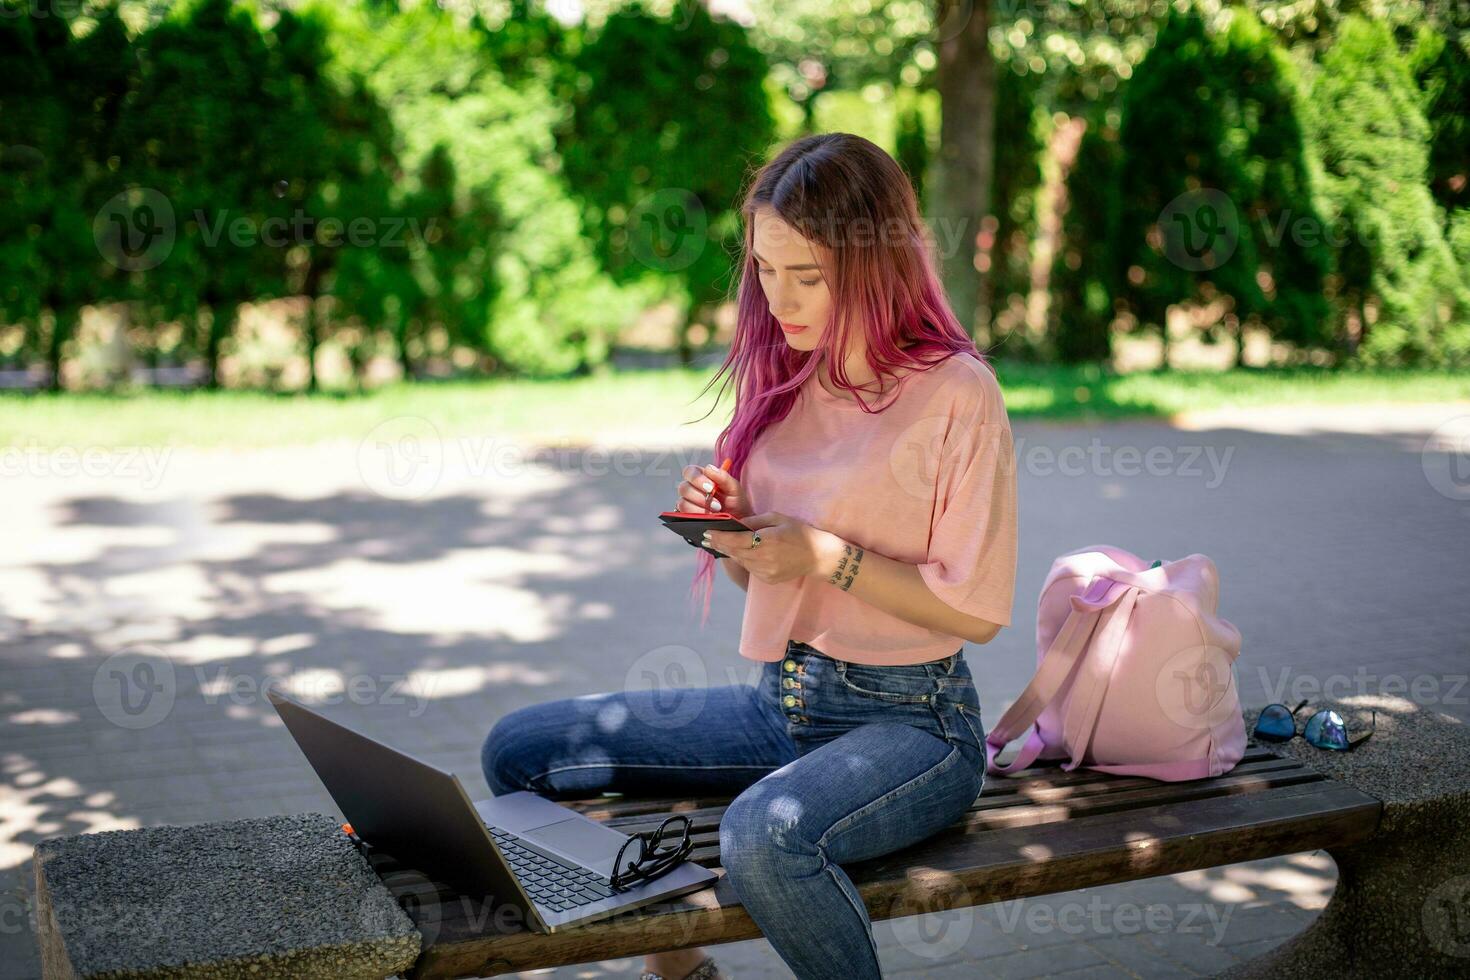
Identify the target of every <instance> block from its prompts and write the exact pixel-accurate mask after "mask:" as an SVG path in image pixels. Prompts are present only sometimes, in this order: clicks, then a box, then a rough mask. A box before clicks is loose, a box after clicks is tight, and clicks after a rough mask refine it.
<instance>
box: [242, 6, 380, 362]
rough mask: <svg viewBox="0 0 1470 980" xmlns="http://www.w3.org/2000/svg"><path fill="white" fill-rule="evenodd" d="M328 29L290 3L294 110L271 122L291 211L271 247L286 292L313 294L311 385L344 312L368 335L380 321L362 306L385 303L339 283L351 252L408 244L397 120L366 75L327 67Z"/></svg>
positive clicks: (278, 185)
mask: <svg viewBox="0 0 1470 980" xmlns="http://www.w3.org/2000/svg"><path fill="white" fill-rule="evenodd" d="M328 31H329V25H328V23H327V21H326V19H325V18H324V17H323V16H321V14H320V12H319V11H318V10H313V9H307V10H305V11H303V12H301V13H300V14H297V13H293V12H292V11H289V10H285V11H282V12H281V14H280V18H279V20H278V21H277V22H276V24H275V26H274V27H273V28H272V30H271V34H272V37H273V40H274V42H275V43H274V44H273V45H272V48H271V50H272V53H273V55H274V59H275V75H276V77H277V78H278V79H280V80H281V82H282V83H283V84H284V86H285V88H286V100H287V105H288V108H287V110H286V111H285V112H283V113H282V114H281V115H280V116H278V117H277V118H276V119H274V120H272V126H273V130H272V137H273V138H272V139H271V141H270V154H271V155H270V158H269V162H268V164H267V166H268V168H269V170H270V172H271V173H272V174H274V175H276V182H275V189H276V193H277V196H278V197H280V198H282V199H284V200H285V201H286V202H288V203H289V205H290V207H291V212H292V214H291V222H290V226H289V227H290V229H291V230H290V233H289V234H288V235H287V236H285V237H286V241H285V242H284V247H275V246H273V248H274V250H275V252H276V254H277V255H278V256H279V260H280V263H279V264H280V274H281V275H282V276H283V277H284V280H285V281H284V282H283V284H282V287H281V288H282V291H283V292H285V293H287V294H290V295H298V296H302V297H303V298H304V299H305V300H306V309H305V315H304V322H303V323H302V336H303V339H304V341H305V347H306V362H307V378H308V381H307V388H308V390H310V391H315V390H316V389H317V384H318V382H317V368H316V360H317V350H318V349H319V347H320V346H321V344H322V343H323V342H324V341H325V340H327V339H329V338H330V337H332V336H333V334H334V333H335V330H336V327H337V325H338V322H339V321H340V320H342V319H345V318H347V317H351V316H354V315H356V316H357V318H358V322H359V325H360V328H361V329H362V330H363V331H365V332H366V333H367V334H368V335H370V334H371V333H372V332H373V331H375V330H376V329H377V327H378V323H375V322H374V323H364V322H363V320H362V318H361V313H362V312H363V311H364V309H367V310H369V311H370V312H374V313H375V312H377V308H376V307H362V308H360V307H359V306H358V301H359V300H360V299H361V298H363V293H362V292H361V290H360V286H361V283H360V281H351V280H350V279H349V281H351V283H352V286H353V287H354V288H351V289H339V288H338V282H337V279H338V271H339V269H340V267H341V265H342V262H343V259H344V256H345V255H347V254H348V253H351V252H355V251H357V250H361V249H371V250H376V249H392V248H404V247H406V245H407V243H406V240H405V239H404V238H403V236H402V227H401V226H402V221H401V217H400V216H398V215H396V214H395V213H394V206H393V199H392V195H393V182H394V179H395V177H396V173H397V161H396V159H395V157H394V152H393V147H394V139H395V133H394V130H393V124H392V120H391V118H390V117H389V115H388V112H387V110H386V109H384V108H383V107H382V106H381V105H380V104H379V103H378V100H377V99H376V98H375V97H374V96H373V94H372V92H371V91H370V90H369V89H368V88H367V86H366V84H365V83H364V82H363V80H362V79H361V78H359V77H357V76H355V75H351V74H348V75H347V76H346V77H345V78H339V77H336V76H334V75H332V74H329V62H330V60H331V53H330V49H329V46H328V42H327V34H328ZM344 285H345V283H344ZM366 346H370V345H364V344H361V343H360V344H359V345H357V346H354V347H353V348H352V351H353V352H355V351H358V350H359V347H361V348H362V349H364V350H365V349H366ZM350 353H351V352H350ZM351 360H352V362H353V365H354V375H356V373H357V371H358V370H360V368H361V366H362V360H363V358H362V357H361V356H358V355H357V354H356V353H353V355H352V356H351Z"/></svg>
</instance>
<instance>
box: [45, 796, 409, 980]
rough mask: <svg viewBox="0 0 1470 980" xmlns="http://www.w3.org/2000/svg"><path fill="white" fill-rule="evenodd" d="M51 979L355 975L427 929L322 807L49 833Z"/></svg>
mask: <svg viewBox="0 0 1470 980" xmlns="http://www.w3.org/2000/svg"><path fill="white" fill-rule="evenodd" d="M35 867H36V924H37V933H38V936H37V938H38V940H39V944H40V948H41V962H42V968H43V970H44V975H45V976H46V978H47V980H62V978H66V980H71V978H87V977H103V976H106V977H112V978H115V977H123V976H126V977H128V978H130V980H145V978H165V977H167V978H182V977H190V978H206V980H209V978H226V977H254V978H260V977H286V976H289V977H301V978H311V977H324V978H325V977H331V978H338V977H361V978H373V980H380V978H382V977H386V976H390V975H392V974H395V973H399V972H401V971H404V970H407V969H408V968H409V967H411V966H412V965H413V963H414V961H415V960H416V959H417V958H418V955H419V950H420V943H421V939H420V936H419V932H418V930H417V929H416V928H415V927H414V924H413V921H412V920H411V919H410V918H409V917H408V915H407V914H406V913H405V912H404V911H403V909H402V908H401V907H400V906H399V905H398V903H397V902H396V901H394V899H393V896H392V895H391V894H389V892H388V889H387V888H385V887H384V886H383V884H382V882H381V881H379V880H378V877H377V876H376V875H375V874H373V872H372V869H371V868H370V867H369V865H368V863H367V862H366V860H364V859H363V857H362V856H361V855H360V854H358V852H357V850H356V848H355V847H353V845H352V842H351V841H350V840H349V839H348V838H347V836H346V835H345V834H344V833H342V829H341V826H340V825H339V824H338V822H337V820H336V819H335V818H333V817H330V816H327V815H326V814H322V813H307V814H297V815H293V816H282V817H265V818H259V819H249V820H232V821H228V822H220V823H203V824H194V825H191V826H184V827H171V826H170V827H148V828H144V829H141V830H114V831H106V832H103V833H97V834H80V835H75V836H71V837H56V838H52V839H50V840H45V841H42V842H41V843H39V844H37V845H36V860H35Z"/></svg>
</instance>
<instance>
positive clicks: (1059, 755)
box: [985, 545, 1245, 782]
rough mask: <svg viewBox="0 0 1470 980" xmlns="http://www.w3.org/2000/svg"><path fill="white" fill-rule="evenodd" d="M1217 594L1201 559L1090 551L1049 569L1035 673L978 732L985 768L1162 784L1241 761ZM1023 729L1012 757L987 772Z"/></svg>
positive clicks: (1235, 645)
mask: <svg viewBox="0 0 1470 980" xmlns="http://www.w3.org/2000/svg"><path fill="white" fill-rule="evenodd" d="M1219 596H1220V588H1219V581H1218V576H1217V575H1216V572H1215V563H1214V562H1213V561H1211V560H1210V559H1209V558H1207V557H1206V556H1204V555H1199V554H1194V555H1189V556H1188V557H1185V558H1181V559H1179V560H1178V561H1172V562H1161V561H1156V562H1154V563H1153V564H1152V565H1149V563H1148V562H1146V561H1144V560H1143V559H1141V558H1139V557H1138V556H1137V555H1133V554H1130V553H1128V552H1127V551H1124V550H1123V549H1122V548H1112V547H1109V546H1107V545H1095V546H1093V547H1089V548H1084V549H1082V550H1080V551H1075V552H1072V553H1070V554H1066V555H1062V556H1061V557H1060V558H1058V559H1057V560H1056V561H1054V562H1052V566H1051V572H1050V573H1048V574H1047V576H1046V582H1045V584H1044V585H1043V586H1042V587H1041V597H1040V598H1039V599H1038V600H1037V610H1036V652H1037V668H1036V676H1035V677H1033V678H1032V679H1031V683H1030V684H1028V685H1026V690H1025V691H1024V692H1022V694H1021V696H1020V697H1019V698H1018V699H1016V702H1015V703H1014V704H1012V705H1011V706H1010V708H1009V709H1007V710H1006V712H1005V713H1004V714H1003V715H1002V716H1001V719H1000V721H998V722H996V723H995V726H994V727H993V728H992V729H991V730H990V731H989V732H988V733H987V734H986V739H985V742H986V755H987V761H988V764H987V766H986V772H988V773H993V774H999V775H1009V774H1011V773H1015V772H1019V771H1020V770H1022V769H1025V768H1026V767H1027V766H1029V765H1030V764H1031V763H1032V762H1033V761H1035V760H1036V759H1066V760H1068V761H1067V762H1066V763H1064V764H1063V765H1062V768H1063V769H1064V770H1067V771H1069V772H1070V771H1071V770H1073V769H1076V768H1077V767H1078V766H1079V765H1080V766H1084V767H1086V768H1088V769H1095V770H1097V771H1099V772H1110V773H1119V774H1122V775H1129V776H1148V777H1150V778H1153V779H1159V780H1164V781H1167V782H1177V781H1180V780H1186V779H1200V778H1202V777H1206V776H1218V775H1220V774H1222V773H1225V772H1228V771H1230V769H1231V768H1233V767H1234V766H1235V764H1236V763H1237V762H1239V761H1240V759H1241V756H1243V755H1244V754H1245V721H1244V718H1243V717H1242V715H1241V710H1240V696H1239V694H1238V692H1237V690H1236V685H1235V671H1234V666H1235V659H1236V658H1237V657H1238V656H1239V655H1240V631H1239V630H1237V629H1236V628H1235V627H1234V626H1232V625H1230V623H1228V622H1226V621H1225V620H1224V619H1222V618H1220V616H1219V615H1217V614H1216V612H1215V609H1216V606H1217V605H1218V603H1219ZM1033 723H1034V724H1033ZM1028 727H1029V728H1030V729H1031V730H1030V732H1029V734H1027V738H1026V743H1025V744H1024V745H1023V746H1022V747H1021V751H1020V752H1019V753H1018V754H1017V755H1016V758H1015V759H1013V760H1012V761H1011V762H1009V763H1007V764H1006V765H1004V766H1001V765H997V764H996V762H995V759H996V756H998V755H999V754H1000V752H1001V750H1002V749H1004V748H1005V747H1006V745H1007V744H1009V743H1010V742H1011V740H1012V739H1015V738H1018V737H1019V736H1021V735H1022V734H1026V730H1027V728H1028Z"/></svg>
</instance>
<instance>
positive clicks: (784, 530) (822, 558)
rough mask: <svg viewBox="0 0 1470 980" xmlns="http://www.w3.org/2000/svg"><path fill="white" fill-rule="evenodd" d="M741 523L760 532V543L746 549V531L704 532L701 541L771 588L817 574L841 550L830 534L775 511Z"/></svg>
mask: <svg viewBox="0 0 1470 980" xmlns="http://www.w3.org/2000/svg"><path fill="white" fill-rule="evenodd" d="M741 523H743V524H745V525H747V526H748V527H752V528H756V529H758V530H759V531H760V535H761V543H760V544H758V545H756V546H755V547H754V548H752V547H751V546H750V541H751V538H752V537H753V535H752V534H751V533H750V532H749V531H706V532H705V534H704V542H705V544H707V545H709V546H710V547H711V548H714V549H715V550H716V551H719V552H722V553H724V554H726V555H728V556H729V557H731V558H733V559H734V560H735V561H737V562H739V563H740V565H741V567H743V568H744V569H746V570H747V571H748V572H750V574H752V575H754V576H755V577H756V578H758V579H760V580H761V581H762V582H767V583H769V584H771V585H776V584H779V583H781V582H785V581H788V580H790V579H794V578H801V577H803V576H806V575H815V574H817V572H818V571H819V570H820V569H823V568H826V566H827V563H828V556H830V555H833V554H834V553H835V551H836V549H839V548H841V547H842V539H841V538H839V537H838V536H837V535H835V534H833V533H831V532H830V531H823V530H822V529H821V528H815V527H812V526H811V525H810V524H808V523H807V522H806V521H803V520H800V519H798V518H795V517H788V516H787V515H786V514H779V513H777V512H776V511H767V512H765V513H763V514H755V515H753V516H751V517H745V518H741Z"/></svg>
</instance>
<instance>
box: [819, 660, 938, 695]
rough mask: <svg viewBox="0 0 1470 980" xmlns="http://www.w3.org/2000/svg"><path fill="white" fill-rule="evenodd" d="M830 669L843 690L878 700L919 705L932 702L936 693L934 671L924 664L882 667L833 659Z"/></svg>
mask: <svg viewBox="0 0 1470 980" xmlns="http://www.w3.org/2000/svg"><path fill="white" fill-rule="evenodd" d="M833 669H834V671H835V672H836V674H837V680H838V682H840V683H841V684H842V686H843V687H844V688H845V689H846V690H848V691H851V692H852V693H853V694H858V695H861V696H862V697H866V698H875V699H877V700H879V701H899V702H907V703H912V704H918V703H923V702H926V701H933V700H934V697H935V695H936V694H937V693H938V690H939V685H938V683H937V682H936V681H935V678H934V673H933V669H932V668H931V667H930V666H929V665H927V664H911V665H906V666H893V667H882V666H877V665H874V664H854V663H849V662H848V661H846V660H835V661H833Z"/></svg>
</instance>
